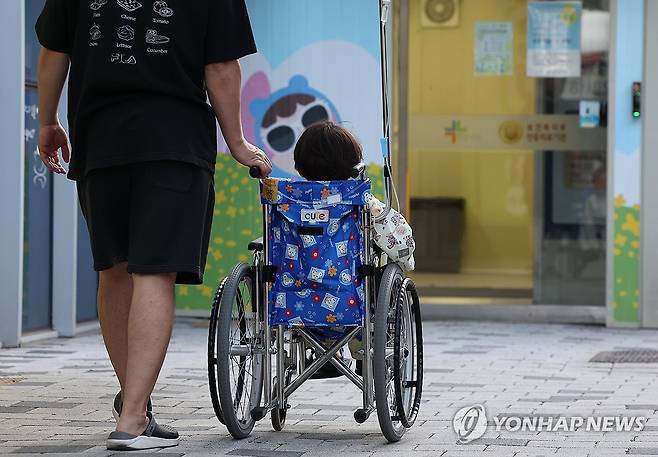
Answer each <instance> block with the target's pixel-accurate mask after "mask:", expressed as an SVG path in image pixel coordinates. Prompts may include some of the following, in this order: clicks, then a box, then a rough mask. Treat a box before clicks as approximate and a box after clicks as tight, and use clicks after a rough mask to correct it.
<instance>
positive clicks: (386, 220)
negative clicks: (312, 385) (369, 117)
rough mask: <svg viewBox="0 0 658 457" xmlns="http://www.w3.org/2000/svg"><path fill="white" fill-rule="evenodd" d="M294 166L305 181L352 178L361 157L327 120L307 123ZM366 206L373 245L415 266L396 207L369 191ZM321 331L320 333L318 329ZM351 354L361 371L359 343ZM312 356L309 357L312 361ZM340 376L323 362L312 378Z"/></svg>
mask: <svg viewBox="0 0 658 457" xmlns="http://www.w3.org/2000/svg"><path fill="white" fill-rule="evenodd" d="M294 159H295V169H296V170H297V172H298V173H299V174H300V176H301V177H303V178H304V179H306V180H308V181H345V180H348V179H351V177H352V176H353V173H354V168H355V167H356V166H357V165H359V164H360V163H361V162H362V160H363V151H362V148H361V145H360V144H359V142H358V141H357V139H356V138H355V137H354V135H352V133H350V131H349V130H347V129H345V128H344V127H341V126H340V125H337V124H335V123H333V122H330V121H325V122H320V123H317V124H314V125H312V126H310V127H309V128H308V129H307V130H306V131H305V132H304V133H303V134H302V135H301V137H300V138H299V141H298V142H297V145H296V147H295V152H294ZM366 208H367V209H368V210H369V211H370V213H371V214H372V218H373V228H374V233H373V239H374V241H375V244H376V245H377V246H378V247H379V248H380V249H381V250H382V251H383V252H384V253H386V255H387V256H388V258H389V259H390V260H391V261H393V262H396V263H397V264H398V265H399V266H400V267H401V268H402V269H403V270H405V271H412V270H413V269H414V267H415V261H414V255H413V254H414V250H415V248H416V244H415V242H414V239H413V233H412V230H411V226H410V225H409V224H408V222H407V220H406V219H405V218H404V217H403V216H402V215H401V214H400V213H399V212H398V211H396V210H394V209H392V208H389V209H388V210H387V209H386V205H385V204H384V203H382V202H381V201H379V200H378V199H377V198H376V197H374V196H373V195H372V194H368V198H367V205H366ZM318 333H320V332H318ZM349 346H350V351H351V353H352V357H353V358H354V359H356V360H357V362H356V363H357V373H360V372H361V366H360V365H361V360H360V358H361V357H360V355H359V349H361V348H360V344H359V341H357V340H352V341H350V344H349ZM312 360H313V358H309V360H308V361H309V362H311V361H312ZM337 376H341V373H340V372H339V371H338V370H337V369H336V368H335V367H334V366H333V365H331V364H326V365H324V366H323V367H322V368H321V369H320V370H318V373H317V374H316V375H314V376H313V378H315V379H320V378H331V377H337Z"/></svg>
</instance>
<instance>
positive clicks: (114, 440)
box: [107, 413, 179, 451]
mask: <svg viewBox="0 0 658 457" xmlns="http://www.w3.org/2000/svg"><path fill="white" fill-rule="evenodd" d="M147 416H148V419H149V424H148V425H147V426H146V430H144V433H142V434H141V435H138V436H136V435H131V434H130V433H126V432H112V433H110V436H108V437H107V449H109V450H111V451H138V450H144V449H159V448H165V447H172V446H178V440H179V437H178V432H177V431H176V430H174V429H173V428H171V427H169V426H166V425H158V423H157V422H155V419H154V418H153V414H151V413H147Z"/></svg>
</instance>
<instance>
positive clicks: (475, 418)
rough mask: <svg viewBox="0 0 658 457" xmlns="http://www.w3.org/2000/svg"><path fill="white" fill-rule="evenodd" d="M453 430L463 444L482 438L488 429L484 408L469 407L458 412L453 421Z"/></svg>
mask: <svg viewBox="0 0 658 457" xmlns="http://www.w3.org/2000/svg"><path fill="white" fill-rule="evenodd" d="M452 428H453V430H454V431H455V433H456V434H457V437H458V442H459V443H461V444H466V443H470V442H471V441H475V440H476V439H478V438H480V437H482V435H484V432H485V431H486V429H487V413H486V411H485V410H484V406H482V405H473V406H467V407H465V408H462V409H460V410H459V411H457V412H456V413H455V417H454V418H453V420H452Z"/></svg>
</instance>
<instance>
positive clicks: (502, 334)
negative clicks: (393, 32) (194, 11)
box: [0, 319, 658, 457]
mask: <svg viewBox="0 0 658 457" xmlns="http://www.w3.org/2000/svg"><path fill="white" fill-rule="evenodd" d="M205 326H206V322H205V321H203V320H187V319H185V320H180V321H179V323H178V324H177V326H176V329H175V332H174V340H173V342H172V346H171V350H170V352H169V355H168V357H167V361H166V363H165V368H164V371H163V373H162V376H161V378H160V381H159V383H158V385H157V390H156V392H155V393H154V396H153V398H154V403H155V414H156V417H157V418H158V419H159V421H160V422H162V423H169V424H171V425H173V426H174V427H177V428H178V430H179V431H180V432H181V435H182V441H181V445H180V446H179V447H177V448H173V449H169V450H164V451H163V452H159V453H157V455H160V456H165V455H169V456H183V455H185V456H188V457H192V456H204V455H237V456H255V457H258V456H274V457H297V456H304V457H313V456H335V455H340V454H343V455H345V456H346V457H347V456H350V457H351V456H357V457H358V456H371V455H377V456H391V457H393V456H395V457H406V456H410V457H413V456H418V457H421V456H432V457H434V456H442V457H447V456H476V455H485V456H517V457H522V456H549V455H550V456H596V457H599V456H623V455H627V454H631V455H658V415H656V410H658V398H657V395H656V393H657V392H656V387H657V386H656V379H657V377H658V365H657V364H617V365H614V366H613V365H612V364H605V363H591V362H588V360H589V359H590V358H591V357H592V356H593V355H594V354H596V353H597V352H599V351H602V350H611V349H620V348H637V347H642V348H657V347H658V332H656V331H649V330H610V329H605V328H603V327H596V326H577V325H542V324H504V323H481V322H428V323H426V324H425V349H426V359H425V360H426V368H427V369H426V375H425V393H424V399H425V402H424V403H423V405H422V409H421V414H420V417H419V420H418V422H417V424H416V426H415V427H414V428H413V429H412V430H411V431H410V432H409V433H407V435H405V437H404V438H403V439H402V441H401V442H400V443H398V444H396V445H388V444H386V442H385V440H384V439H383V437H382V436H381V435H380V432H379V428H378V424H377V418H376V415H373V417H371V418H370V420H368V421H367V422H366V423H365V424H362V425H357V424H356V423H355V422H354V420H353V419H352V411H353V409H355V408H356V406H357V405H358V404H359V399H360V393H359V392H358V391H357V389H356V388H355V387H353V386H352V385H351V384H350V383H349V382H348V381H346V380H344V379H333V380H326V381H320V380H317V381H310V382H308V383H306V384H305V385H304V386H303V387H302V388H301V389H300V390H299V391H298V393H296V394H295V395H294V396H293V397H292V399H291V404H292V405H293V409H292V410H291V411H290V412H289V415H288V423H287V424H286V428H285V430H284V431H283V432H280V433H277V432H274V431H272V430H271V428H270V425H269V420H263V421H262V422H260V423H259V424H258V425H257V426H256V429H255V430H254V433H253V434H252V436H251V437H250V438H248V439H246V440H242V441H235V440H233V439H231V438H230V436H229V435H228V434H227V432H226V430H225V429H224V428H223V426H222V425H221V424H220V423H219V422H218V421H217V419H216V418H215V417H214V414H213V411H212V407H211V403H210V399H209V396H208V388H207V381H206V368H205V364H206V362H205V357H206V356H205V350H206V328H205ZM9 378H17V379H19V380H20V382H17V383H15V384H11V385H3V383H4V382H7V381H8V379H9ZM116 391H117V383H116V381H114V379H113V376H112V369H111V367H110V365H109V362H108V361H107V359H106V356H105V351H104V348H103V346H102V341H101V337H100V335H99V334H97V333H92V334H88V335H85V336H82V337H78V338H75V339H72V340H52V341H47V342H43V343H38V344H32V345H29V346H27V347H24V348H22V349H10V350H9V349H8V350H0V455H8V454H10V455H11V454H14V453H21V454H23V455H26V454H30V453H33V454H34V453H58V455H66V454H65V453H69V454H71V455H80V454H82V455H95V456H101V455H103V456H105V455H113V454H112V453H111V452H108V451H106V450H105V449H104V442H105V438H106V436H107V434H108V433H109V432H110V431H111V430H112V422H111V411H110V404H111V401H112V398H113V396H114V394H115V393H116ZM475 403H482V404H484V405H485V407H486V408H487V414H488V416H489V419H490V421H491V419H492V417H493V416H496V415H500V416H503V415H511V414H512V415H517V414H518V415H526V414H534V415H547V416H553V415H566V416H576V415H609V416H615V415H620V414H622V415H631V416H646V417H648V418H649V420H648V422H647V427H645V429H644V430H643V431H642V432H585V431H577V432H570V433H569V432H535V433H531V432H496V431H495V429H494V427H492V426H490V427H489V428H488V430H487V432H486V434H485V435H484V437H483V438H481V439H479V440H477V441H474V442H473V443H471V444H467V445H462V444H457V443H456V435H455V434H454V432H453V431H452V417H453V415H454V413H455V411H457V410H458V409H459V408H461V407H463V406H468V405H472V404H475ZM134 454H135V455H140V454H143V453H134ZM147 454H154V455H155V454H156V453H152V452H151V453H147ZM124 455H125V454H124ZM131 455H132V454H131Z"/></svg>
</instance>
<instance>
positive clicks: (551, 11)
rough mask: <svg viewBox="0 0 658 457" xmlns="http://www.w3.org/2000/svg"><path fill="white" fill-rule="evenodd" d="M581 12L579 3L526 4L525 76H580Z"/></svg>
mask: <svg viewBox="0 0 658 457" xmlns="http://www.w3.org/2000/svg"><path fill="white" fill-rule="evenodd" d="M582 11H583V5H582V2H579V1H566V2H552V1H551V2H548V1H532V2H530V3H528V59H527V71H528V76H531V77H539V78H542V77H543V78H564V77H578V76H580V63H581V61H580V33H581V18H582Z"/></svg>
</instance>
